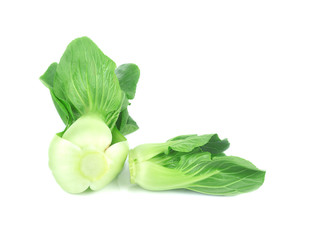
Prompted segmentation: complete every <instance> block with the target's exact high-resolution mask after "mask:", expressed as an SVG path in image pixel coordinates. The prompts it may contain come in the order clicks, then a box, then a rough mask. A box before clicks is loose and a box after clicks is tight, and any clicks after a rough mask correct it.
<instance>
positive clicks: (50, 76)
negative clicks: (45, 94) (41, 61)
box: [40, 62, 58, 89]
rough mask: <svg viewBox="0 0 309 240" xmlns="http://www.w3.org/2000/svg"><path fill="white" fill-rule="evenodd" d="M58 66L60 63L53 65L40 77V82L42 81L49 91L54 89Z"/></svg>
mask: <svg viewBox="0 0 309 240" xmlns="http://www.w3.org/2000/svg"><path fill="white" fill-rule="evenodd" d="M57 66H58V63H56V62H54V63H52V64H51V65H50V66H49V67H48V69H47V70H46V72H45V73H44V74H43V75H42V76H41V77H40V80H41V81H42V83H43V84H44V85H45V86H46V87H48V88H49V89H52V88H53V84H54V78H55V75H56V69H57Z"/></svg>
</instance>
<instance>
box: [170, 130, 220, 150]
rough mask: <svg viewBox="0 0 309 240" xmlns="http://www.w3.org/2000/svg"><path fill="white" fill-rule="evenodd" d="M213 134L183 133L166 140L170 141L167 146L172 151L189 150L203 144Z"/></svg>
mask: <svg viewBox="0 0 309 240" xmlns="http://www.w3.org/2000/svg"><path fill="white" fill-rule="evenodd" d="M213 136H214V134H205V135H201V136H197V135H183V136H179V137H176V138H174V139H172V140H169V141H168V142H170V143H171V144H170V146H169V147H170V148H171V149H172V150H174V151H178V152H190V151H192V150H193V149H194V148H197V147H200V146H204V145H205V144H206V143H208V142H209V141H210V139H211V138H212V137H213ZM175 139H176V140H175Z"/></svg>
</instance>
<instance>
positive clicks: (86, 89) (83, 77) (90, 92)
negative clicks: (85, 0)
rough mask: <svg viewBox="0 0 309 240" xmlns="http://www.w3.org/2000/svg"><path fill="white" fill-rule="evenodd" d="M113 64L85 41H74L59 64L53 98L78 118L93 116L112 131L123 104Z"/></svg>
mask: <svg viewBox="0 0 309 240" xmlns="http://www.w3.org/2000/svg"><path fill="white" fill-rule="evenodd" d="M115 68H116V64H115V63H114V62H113V61H112V60H111V59H110V58H108V57H107V56H105V55H104V54H103V53H102V51H101V50H100V49H99V48H98V47H97V46H96V45H95V43H94V42H92V41H91V40H90V39H89V38H87V37H82V38H78V39H75V40H73V41H72V42H71V43H70V44H69V45H68V47H67V49H66V50H65V52H64V54H63V56H62V58H61V59H60V62H59V64H58V67H57V70H56V75H55V79H54V83H53V86H54V87H53V89H54V94H55V96H56V97H57V98H58V99H61V100H63V101H65V102H67V103H68V104H69V105H70V106H71V109H72V111H73V112H75V113H77V112H78V114H79V115H84V114H87V113H96V114H98V115H100V117H101V118H102V119H103V120H104V121H105V122H106V124H107V125H108V126H109V127H110V128H113V126H114V124H115V123H116V121H117V119H118V115H119V113H120V110H121V105H122V103H123V99H122V98H123V96H122V91H121V89H120V86H119V82H118V80H117V77H116V74H115Z"/></svg>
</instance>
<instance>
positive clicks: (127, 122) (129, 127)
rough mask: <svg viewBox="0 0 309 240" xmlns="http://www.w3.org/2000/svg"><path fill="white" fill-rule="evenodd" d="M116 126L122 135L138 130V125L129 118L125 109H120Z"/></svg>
mask: <svg viewBox="0 0 309 240" xmlns="http://www.w3.org/2000/svg"><path fill="white" fill-rule="evenodd" d="M116 126H117V128H118V129H119V131H120V132H121V134H123V135H127V134H130V133H132V132H135V131H136V130H138V125H137V124H136V122H135V121H134V120H133V119H132V118H131V116H130V115H129V112H128V110H127V109H125V110H123V111H121V113H120V115H119V118H118V120H117V123H116Z"/></svg>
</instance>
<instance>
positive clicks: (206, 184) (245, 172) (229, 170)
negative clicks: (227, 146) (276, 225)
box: [187, 156, 265, 195]
mask: <svg viewBox="0 0 309 240" xmlns="http://www.w3.org/2000/svg"><path fill="white" fill-rule="evenodd" d="M203 172H204V173H203V174H205V175H207V177H205V178H203V179H201V180H200V181H196V182H194V183H192V184H191V185H190V186H188V187H187V189H190V190H193V191H197V192H201V193H205V194H214V195H236V194H240V193H246V192H250V191H253V190H256V189H257V188H259V187H260V186H261V185H262V184H263V182H264V178H265V171H262V170H259V169H257V168H256V167H255V166H254V165H253V164H252V163H250V162H248V161H247V160H244V159H242V158H238V157H232V156H229V157H216V158H214V160H213V161H209V162H207V163H205V164H204V168H203Z"/></svg>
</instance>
